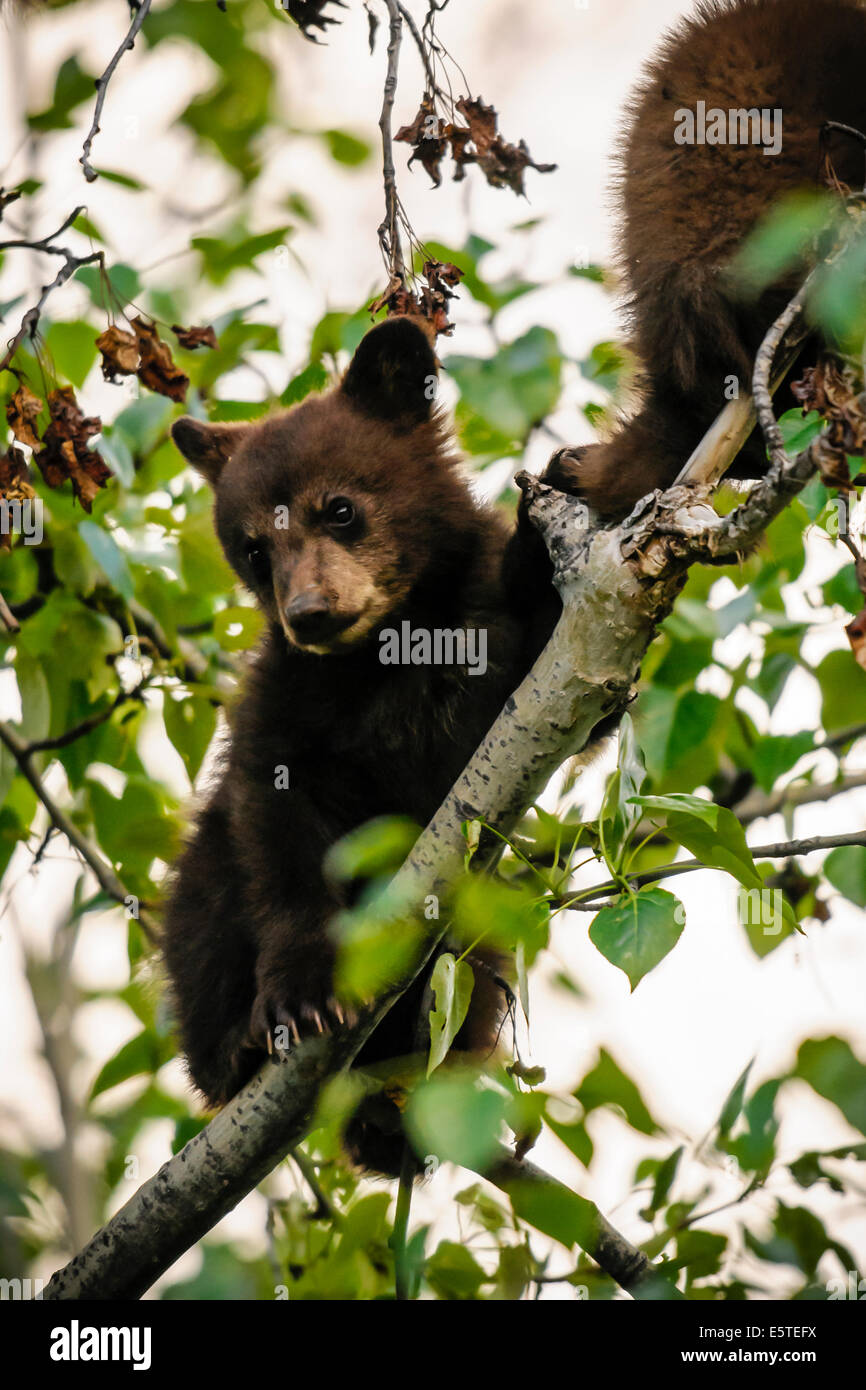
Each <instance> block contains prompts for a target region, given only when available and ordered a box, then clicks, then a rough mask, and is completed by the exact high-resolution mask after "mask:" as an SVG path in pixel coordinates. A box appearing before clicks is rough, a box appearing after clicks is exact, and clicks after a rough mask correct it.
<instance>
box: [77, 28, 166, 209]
mask: <svg viewBox="0 0 866 1390" xmlns="http://www.w3.org/2000/svg"><path fill="white" fill-rule="evenodd" d="M151 3H152V0H128V4H129V8H130V10H131V11H132V23H131V24H130V26H129V29H128V31H127V34H126V36H125V38H124V40H123V42H122V43H121V44H120V47H119V48H118V49H117V52H116V53H115V54H114V56H113V57H112V59H111V62H110V63H109V64H108V67H107V68H106V69H105V72H104V73H103V74H102V76H101V77H99V78H97V80H96V105H95V107H94V108H93V121H92V123H91V126H90V129H89V131H88V132H87V137H86V139H85V141H84V147H83V149H82V151H81V158H80V159H79V161H78V163H79V164H80V165H81V167H82V169H83V170H84V177H85V178H86V179H87V182H88V183H93V182H94V181H95V180H96V179H97V178H98V177H99V175H98V174H97V172H96V170H95V169H94V168H93V166H92V165H91V163H90V151H91V149H92V148H93V142H94V140H95V139H96V136H97V135H98V134H99V129H100V127H99V118H100V116H101V115H102V108H103V106H104V105H105V97H106V94H107V92H108V84H109V82H110V81H111V79H112V77H113V76H114V72H115V69H116V67H117V65H118V63H119V62H120V60H121V58H122V57H123V55H124V53H126V51H127V50H128V49H130V48H134V47H135V40H136V39H137V37H138V34H139V30H140V29H141V26H142V24H143V23H144V21H145V19H146V18H147V14H148V11H149V9H150V6H151Z"/></svg>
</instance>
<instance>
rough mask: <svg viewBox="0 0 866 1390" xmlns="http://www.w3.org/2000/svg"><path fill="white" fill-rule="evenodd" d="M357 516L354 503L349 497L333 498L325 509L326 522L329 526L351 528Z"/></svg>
mask: <svg viewBox="0 0 866 1390" xmlns="http://www.w3.org/2000/svg"><path fill="white" fill-rule="evenodd" d="M356 516H357V512H356V511H355V506H354V503H352V502H350V501H349V499H348V497H332V498H331V501H330V502H329V503H328V505H327V507H326V508H325V521H326V522H327V524H328V526H337V527H343V526H351V524H352V522H353V521H354V520H355V518H356Z"/></svg>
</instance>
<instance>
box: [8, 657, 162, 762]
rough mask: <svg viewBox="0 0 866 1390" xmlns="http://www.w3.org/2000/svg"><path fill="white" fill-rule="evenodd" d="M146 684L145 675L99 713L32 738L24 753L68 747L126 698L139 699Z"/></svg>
mask: <svg viewBox="0 0 866 1390" xmlns="http://www.w3.org/2000/svg"><path fill="white" fill-rule="evenodd" d="M146 685H147V677H145V678H144V679H143V680H141V681H139V683H138V685H136V686H135V687H134V688H133V689H132V690H121V691H119V692H118V693H117V695H116V696H115V697H114V699H113V700H112V702H111V704H110V705H109V706H108V708H107V709H104V710H102V712H101V713H100V714H92V715H91V716H90V718H89V719H82V721H81V723H80V724H74V725H73V726H72V728H71V729H66V730H65V732H64V733H62V734H57V735H56V736H55V737H54V738H40V739H34V740H33V742H32V743H28V744H27V745H26V747H25V748H24V752H25V754H26V755H27V756H28V757H30V756H32V754H34V753H45V752H48V751H49V750H50V749H55V748H68V747H69V745H70V743H75V742H76V740H77V739H79V738H84V736H85V735H86V734H89V733H92V732H93V730H94V729H98V728H99V726H100V724H105V723H106V721H107V720H109V719H110V718H111V716H112V714H113V713H114V711H115V710H116V709H118V708H119V706H120V705H123V704H125V703H126V701H127V700H141V699H142V697H143V691H144V689H145V686H146Z"/></svg>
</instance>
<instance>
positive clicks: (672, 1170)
mask: <svg viewBox="0 0 866 1390" xmlns="http://www.w3.org/2000/svg"><path fill="white" fill-rule="evenodd" d="M684 1153H685V1145H684V1144H680V1146H679V1148H677V1149H674V1151H673V1153H670V1154H668V1156H667V1158H665V1159H663V1160H662V1162H661V1163H659V1165H658V1167H657V1168H656V1173H655V1181H654V1183H653V1192H652V1197H651V1198H650V1201H649V1204H648V1206H647V1207H646V1208H645V1210H644V1211H642V1212H641V1216H642V1217H643V1219H644V1220H645V1221H652V1219H653V1217H654V1216H655V1214H656V1212H658V1211H661V1209H662V1207H663V1206H664V1205H665V1203H666V1202H667V1200H668V1194H669V1193H670V1190H671V1188H672V1187H673V1184H674V1179H675V1178H676V1175H677V1169H678V1168H679V1166H680V1159H681V1158H682V1156H683V1154H684Z"/></svg>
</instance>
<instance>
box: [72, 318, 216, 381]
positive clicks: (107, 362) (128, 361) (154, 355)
mask: <svg viewBox="0 0 866 1390" xmlns="http://www.w3.org/2000/svg"><path fill="white" fill-rule="evenodd" d="M131 323H132V332H131V333H130V332H128V331H127V330H126V329H125V328H118V327H117V325H116V324H112V325H111V327H110V328H106V330H105V332H104V333H100V335H99V337H98V338H97V339H96V346H97V347H98V348H99V351H100V352H101V353H102V375H103V376H104V377H105V380H106V381H117V380H118V379H119V378H120V377H123V376H137V377H138V379H139V381H140V382H141V383H142V384H143V385H144V386H148V387H149V388H150V390H151V391H158V392H159V394H160V395H161V396H168V397H169V398H170V399H171V400H173V401H185V400H186V393H187V390H188V389H189V377H188V376H187V375H186V373H185V372H182V371H181V369H180V367H178V366H177V364H176V362H175V361H174V359H173V357H172V355H171V349H170V348H169V346H168V343H166V342H164V340H163V339H162V338H160V336H159V334H158V332H157V331H156V325H155V324H153V323H147V322H146V321H145V320H144V319H142V318H134V319H132V320H131ZM171 331H172V333H174V334H175V336H176V337H177V340H178V342H179V343H180V345H181V347H183V348H186V349H187V350H192V349H194V348H198V347H209V348H215V347H216V346H217V340H216V334H215V333H214V331H213V329H212V328H211V327H210V326H209V325H207V326H205V327H193V328H182V327H181V326H180V324H178V323H176V324H174V325H173V326H172V330H171Z"/></svg>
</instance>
